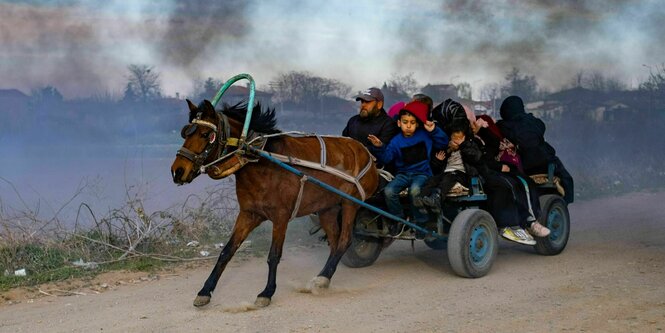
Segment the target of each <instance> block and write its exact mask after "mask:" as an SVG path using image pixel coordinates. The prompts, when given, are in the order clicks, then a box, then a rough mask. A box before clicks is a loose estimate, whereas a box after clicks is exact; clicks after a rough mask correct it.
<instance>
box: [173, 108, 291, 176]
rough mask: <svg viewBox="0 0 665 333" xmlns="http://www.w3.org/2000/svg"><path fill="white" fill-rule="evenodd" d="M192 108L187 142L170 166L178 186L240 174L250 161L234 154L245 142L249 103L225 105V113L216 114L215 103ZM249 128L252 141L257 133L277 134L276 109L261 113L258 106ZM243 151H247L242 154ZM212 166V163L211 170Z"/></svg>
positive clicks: (186, 129) (184, 133) (186, 132)
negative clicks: (243, 134) (203, 177)
mask: <svg viewBox="0 0 665 333" xmlns="http://www.w3.org/2000/svg"><path fill="white" fill-rule="evenodd" d="M187 104H188V105H189V124H187V125H185V127H183V128H182V132H181V133H180V134H181V135H182V137H183V139H185V143H183V145H182V148H180V149H179V150H178V153H177V155H176V159H175V161H174V162H173V165H172V166H171V174H172V175H173V181H174V182H175V183H176V184H185V183H190V182H191V181H192V180H193V179H194V178H196V176H198V175H199V174H200V173H201V171H202V170H201V167H202V166H206V167H205V173H207V174H208V176H210V177H211V178H213V179H221V178H224V177H227V176H229V175H231V174H233V173H234V172H236V171H238V170H239V169H240V168H242V167H243V166H244V165H245V164H247V162H248V159H247V158H246V157H245V156H242V155H244V154H235V153H236V152H239V151H238V148H239V145H242V144H244V143H246V142H245V141H242V143H241V140H239V139H240V136H241V133H240V132H241V131H242V128H243V124H244V122H245V118H246V115H247V104H244V103H238V104H236V105H233V106H229V105H226V104H225V105H224V111H223V112H216V111H215V109H214V107H213V106H212V104H211V103H210V102H209V101H207V100H204V101H203V102H202V103H201V104H199V106H195V105H194V104H192V102H190V101H189V100H187ZM250 120H251V121H250V125H249V130H250V133H249V138H244V139H243V140H245V139H251V137H252V136H254V135H256V134H258V133H266V134H271V133H277V132H279V130H278V129H276V128H275V123H276V121H275V109H267V110H261V104H259V103H257V104H256V105H255V106H254V108H253V111H252V117H251V119H250ZM240 152H244V151H240ZM209 164H212V165H210V166H209V167H208V165H209Z"/></svg>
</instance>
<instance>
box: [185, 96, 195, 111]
mask: <svg viewBox="0 0 665 333" xmlns="http://www.w3.org/2000/svg"><path fill="white" fill-rule="evenodd" d="M185 100H186V101H187V106H188V107H189V111H190V112H196V111H197V108H196V105H194V103H192V101H190V100H188V99H185Z"/></svg>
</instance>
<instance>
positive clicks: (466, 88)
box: [457, 82, 473, 99]
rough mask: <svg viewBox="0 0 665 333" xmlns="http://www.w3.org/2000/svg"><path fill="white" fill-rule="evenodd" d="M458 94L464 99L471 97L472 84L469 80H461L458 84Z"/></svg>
mask: <svg viewBox="0 0 665 333" xmlns="http://www.w3.org/2000/svg"><path fill="white" fill-rule="evenodd" d="M457 96H459V97H460V98H463V99H471V97H472V96H473V93H472V90H471V84H470V83H468V82H461V83H459V84H458V85H457Z"/></svg>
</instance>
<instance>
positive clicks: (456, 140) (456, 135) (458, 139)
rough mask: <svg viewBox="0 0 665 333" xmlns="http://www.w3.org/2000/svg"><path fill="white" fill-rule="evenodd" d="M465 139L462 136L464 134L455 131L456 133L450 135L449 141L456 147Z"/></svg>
mask: <svg viewBox="0 0 665 333" xmlns="http://www.w3.org/2000/svg"><path fill="white" fill-rule="evenodd" d="M465 138H466V136H465V135H464V132H462V131H456V132H453V133H452V134H451V135H450V141H452V142H454V143H455V144H456V145H458V146H459V145H461V144H462V142H464V139H465Z"/></svg>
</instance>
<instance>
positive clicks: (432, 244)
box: [425, 238, 448, 250]
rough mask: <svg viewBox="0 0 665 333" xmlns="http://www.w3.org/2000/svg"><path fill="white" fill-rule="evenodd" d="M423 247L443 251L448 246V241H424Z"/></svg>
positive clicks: (438, 239)
mask: <svg viewBox="0 0 665 333" xmlns="http://www.w3.org/2000/svg"><path fill="white" fill-rule="evenodd" d="M425 245H427V246H428V247H429V248H430V249H432V250H445V249H446V247H447V246H448V241H447V240H445V239H440V238H437V239H432V240H429V239H426V240H425Z"/></svg>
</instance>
